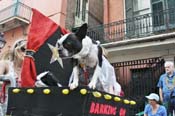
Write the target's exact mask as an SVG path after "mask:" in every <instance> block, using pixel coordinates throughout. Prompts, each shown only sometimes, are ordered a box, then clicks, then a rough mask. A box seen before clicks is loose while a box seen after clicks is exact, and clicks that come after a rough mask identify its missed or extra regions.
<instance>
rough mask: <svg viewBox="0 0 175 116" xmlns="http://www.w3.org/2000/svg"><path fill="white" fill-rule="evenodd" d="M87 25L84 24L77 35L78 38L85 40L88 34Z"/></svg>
mask: <svg viewBox="0 0 175 116" xmlns="http://www.w3.org/2000/svg"><path fill="white" fill-rule="evenodd" d="M87 28H88V27H87V23H85V24H83V25H82V26H81V27H80V28H79V29H78V31H77V32H76V33H75V35H76V36H78V37H79V38H80V39H81V40H82V39H83V38H85V36H86V33H87Z"/></svg>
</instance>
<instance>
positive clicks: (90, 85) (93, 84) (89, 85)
mask: <svg viewBox="0 0 175 116" xmlns="http://www.w3.org/2000/svg"><path fill="white" fill-rule="evenodd" d="M88 87H89V88H91V89H95V88H96V82H94V81H91V82H90V83H89V84H88Z"/></svg>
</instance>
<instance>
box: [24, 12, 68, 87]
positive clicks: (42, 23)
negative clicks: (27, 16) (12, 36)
mask: <svg viewBox="0 0 175 116" xmlns="http://www.w3.org/2000/svg"><path fill="white" fill-rule="evenodd" d="M32 11H33V15H32V21H31V27H30V31H29V35H28V42H27V51H30V53H31V51H32V52H33V53H35V52H37V51H38V49H39V48H40V47H41V45H42V44H43V43H44V42H45V41H46V40H47V39H48V38H49V37H50V36H51V35H52V34H53V33H54V32H55V31H56V30H57V29H58V27H59V26H58V25H57V24H56V23H55V22H53V21H52V20H51V19H49V18H48V17H46V16H44V15H43V14H41V13H40V12H39V11H37V10H36V9H32ZM61 31H62V33H63V34H65V33H67V31H66V30H65V29H63V28H61ZM36 76H37V73H36V67H35V63H34V59H33V58H32V57H28V56H26V57H25V58H24V61H23V66H22V72H21V87H33V86H34V83H35V81H36Z"/></svg>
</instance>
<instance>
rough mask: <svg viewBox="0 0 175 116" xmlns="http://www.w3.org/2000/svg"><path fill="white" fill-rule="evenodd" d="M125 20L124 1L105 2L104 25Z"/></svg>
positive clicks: (112, 0)
mask: <svg viewBox="0 0 175 116" xmlns="http://www.w3.org/2000/svg"><path fill="white" fill-rule="evenodd" d="M123 19H124V0H104V23H105V24H107V23H110V22H115V21H119V20H123Z"/></svg>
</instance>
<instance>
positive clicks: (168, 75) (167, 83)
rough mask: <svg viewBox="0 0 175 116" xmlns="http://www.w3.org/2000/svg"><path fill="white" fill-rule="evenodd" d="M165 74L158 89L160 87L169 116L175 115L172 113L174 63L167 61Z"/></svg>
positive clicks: (174, 78)
mask: <svg viewBox="0 0 175 116" xmlns="http://www.w3.org/2000/svg"><path fill="white" fill-rule="evenodd" d="M164 67H165V74H162V75H161V76H160V79H159V82H158V84H157V87H159V95H160V101H161V103H162V104H163V105H164V106H165V107H166V108H167V112H168V115H169V116H171V115H173V114H172V113H171V111H170V109H171V108H170V104H169V103H170V94H171V92H172V91H173V89H174V88H175V71H174V63H173V62H171V61H166V62H165V64H164Z"/></svg>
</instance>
